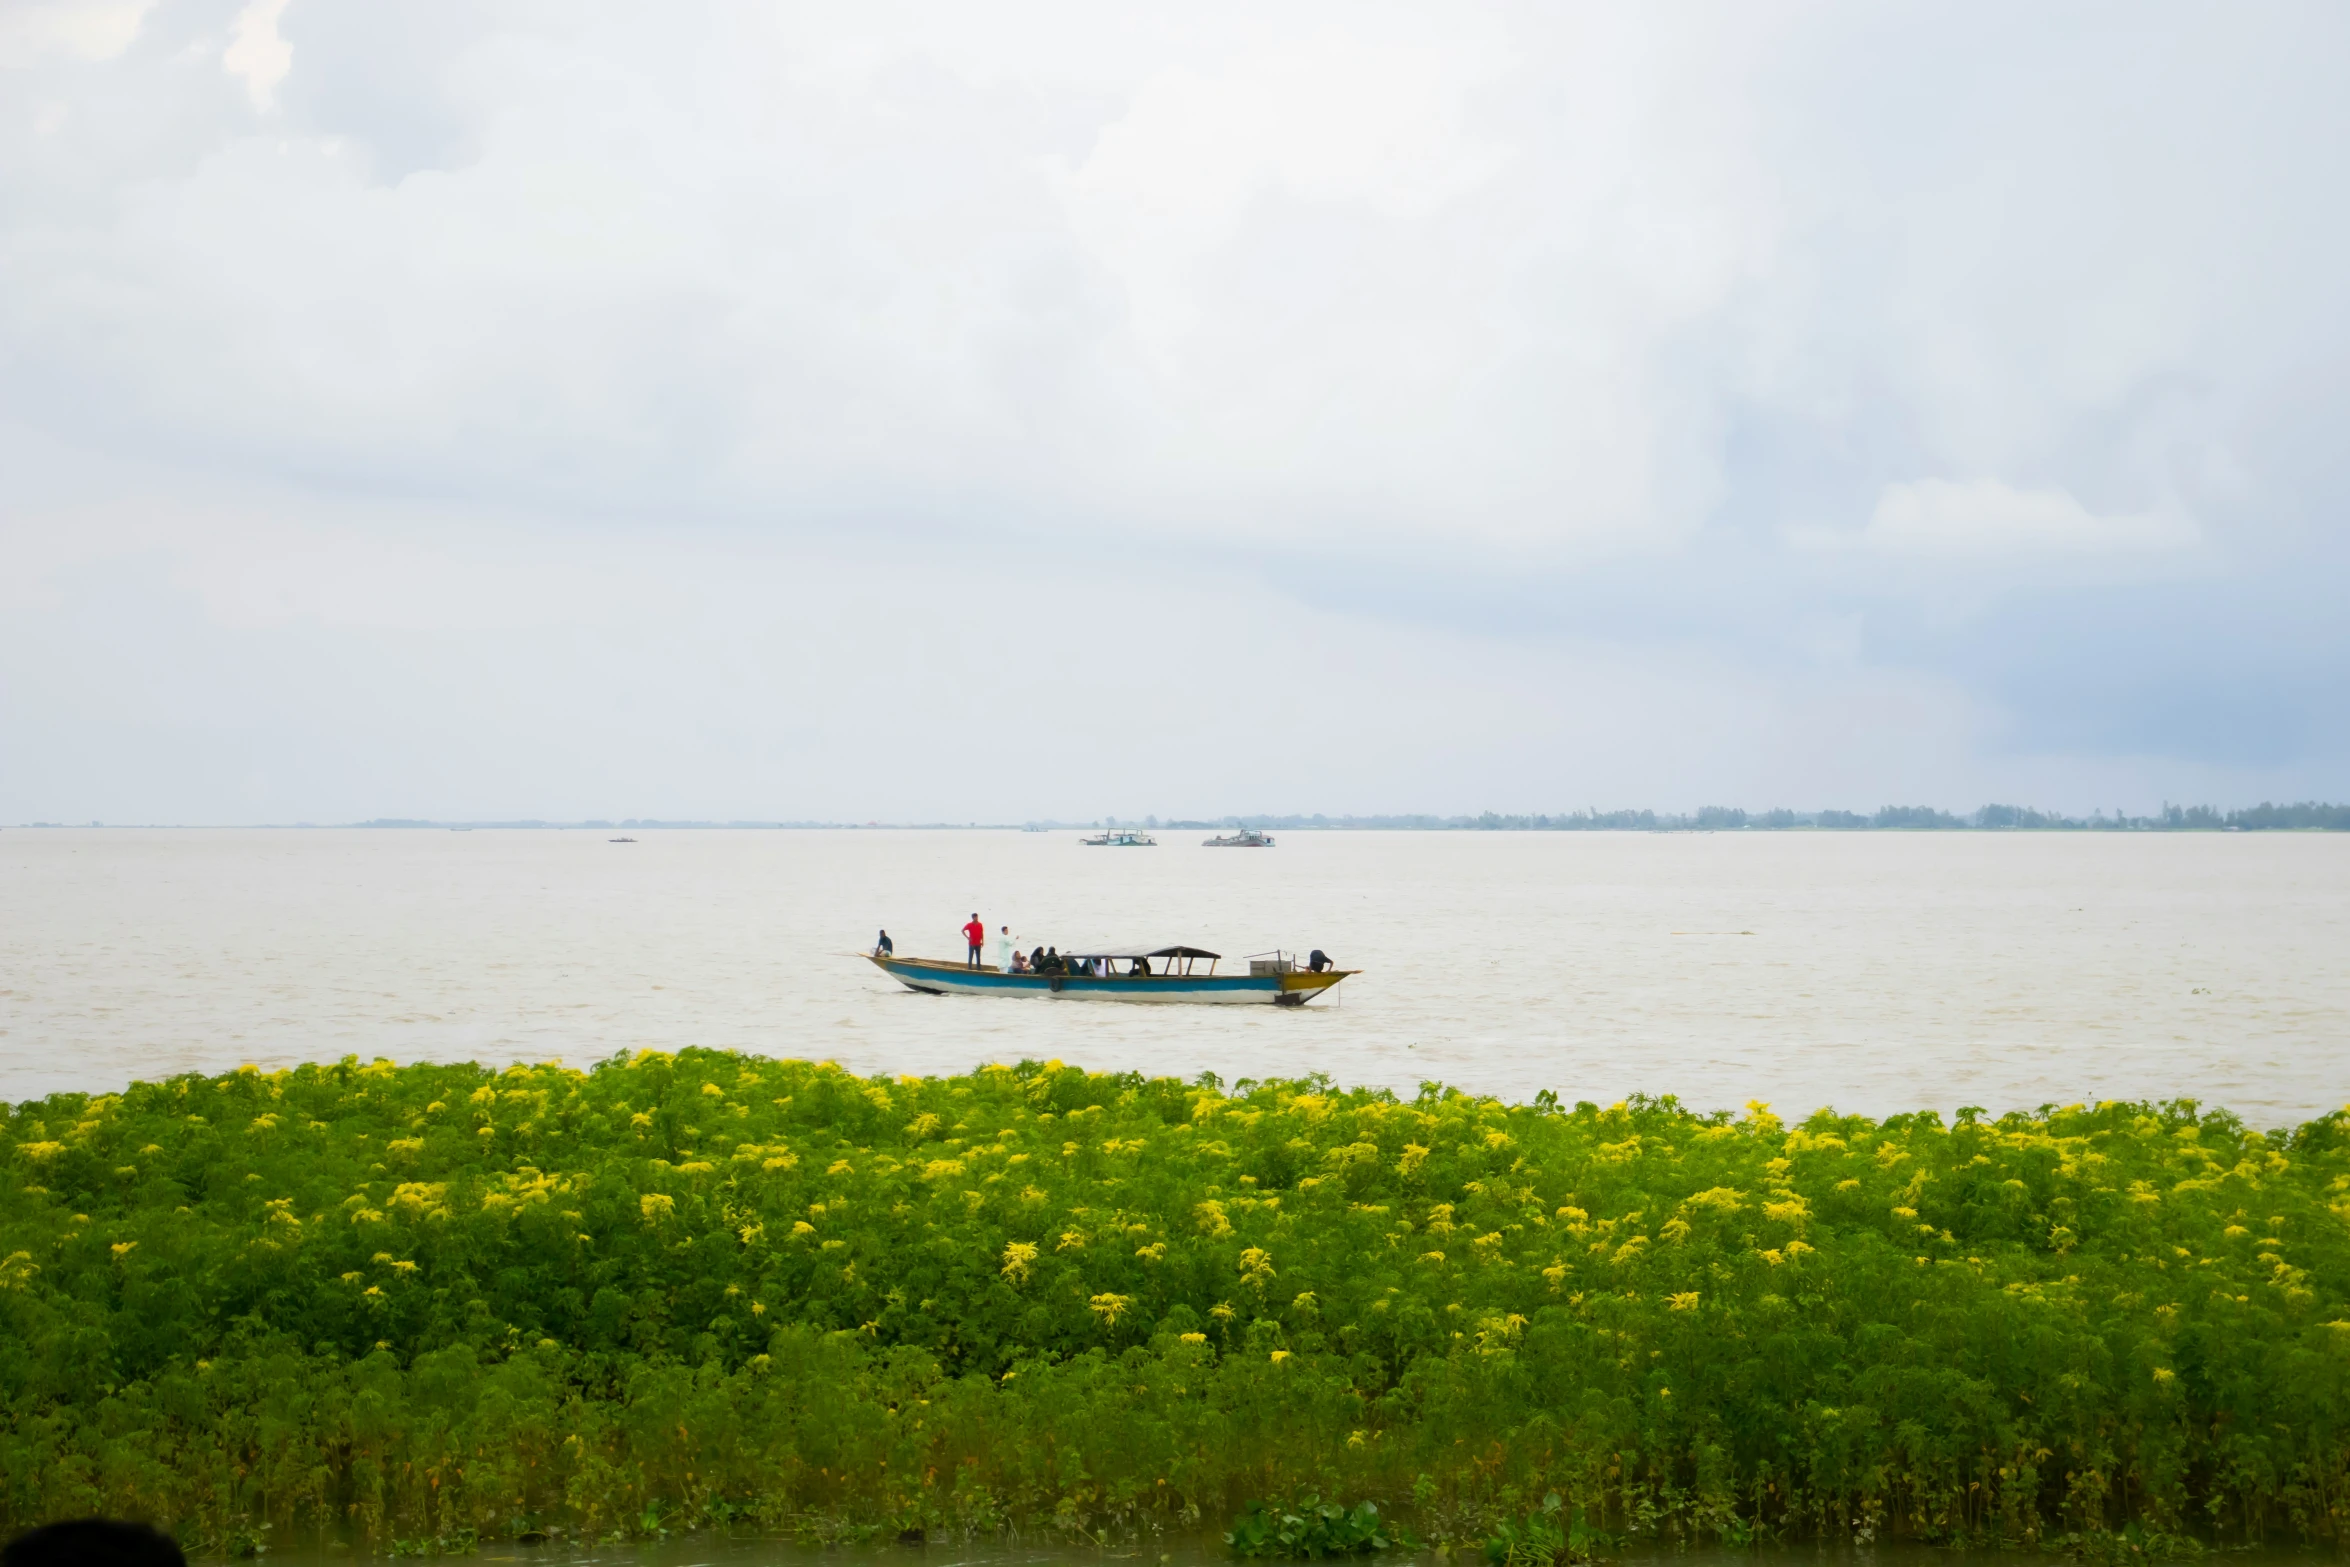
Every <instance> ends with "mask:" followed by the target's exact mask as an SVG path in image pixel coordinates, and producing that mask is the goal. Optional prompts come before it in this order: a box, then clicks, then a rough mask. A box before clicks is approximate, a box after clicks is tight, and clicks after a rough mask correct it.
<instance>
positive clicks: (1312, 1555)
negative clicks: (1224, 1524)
mask: <svg viewBox="0 0 2350 1567" xmlns="http://www.w3.org/2000/svg"><path fill="white" fill-rule="evenodd" d="M1394 1543H1395V1542H1394V1541H1392V1540H1390V1539H1389V1538H1388V1537H1387V1534H1386V1532H1385V1531H1384V1530H1383V1529H1382V1527H1381V1525H1380V1522H1379V1509H1378V1508H1377V1507H1375V1506H1373V1505H1372V1504H1371V1503H1369V1502H1357V1503H1356V1504H1355V1505H1354V1506H1353V1507H1351V1508H1350V1507H1342V1506H1340V1505H1339V1504H1338V1503H1336V1502H1325V1501H1323V1500H1322V1499H1321V1498H1320V1497H1316V1496H1309V1497H1307V1498H1305V1499H1304V1500H1303V1501H1300V1502H1297V1503H1295V1504H1294V1505H1292V1506H1289V1507H1279V1508H1274V1507H1267V1506H1266V1505H1265V1504H1264V1503H1263V1502H1251V1503H1249V1504H1248V1506H1246V1507H1245V1508H1243V1509H1241V1514H1240V1516H1239V1517H1238V1518H1236V1519H1234V1520H1233V1523H1232V1528H1231V1529H1230V1530H1229V1531H1228V1532H1227V1533H1226V1534H1225V1536H1224V1544H1225V1545H1226V1546H1227V1547H1229V1548H1230V1550H1231V1552H1232V1554H1233V1555H1235V1556H1281V1557H1304V1558H1307V1559H1309V1560H1318V1559H1320V1558H1322V1557H1324V1556H1362V1555H1367V1554H1369V1553H1370V1552H1372V1551H1384V1550H1386V1549H1387V1548H1388V1547H1389V1546H1391V1545H1393V1544H1394Z"/></svg>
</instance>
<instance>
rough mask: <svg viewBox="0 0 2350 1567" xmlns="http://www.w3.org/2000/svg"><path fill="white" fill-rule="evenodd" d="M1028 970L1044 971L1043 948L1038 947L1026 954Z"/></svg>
mask: <svg viewBox="0 0 2350 1567" xmlns="http://www.w3.org/2000/svg"><path fill="white" fill-rule="evenodd" d="M1028 972H1029V973H1031V974H1041V973H1043V972H1044V948H1042V947H1039V948H1037V949H1036V950H1035V951H1034V952H1031V953H1030V954H1028Z"/></svg>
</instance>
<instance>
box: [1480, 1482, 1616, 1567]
mask: <svg viewBox="0 0 2350 1567" xmlns="http://www.w3.org/2000/svg"><path fill="white" fill-rule="evenodd" d="M1614 1544H1615V1540H1614V1538H1613V1537H1612V1536H1610V1535H1608V1534H1606V1533H1604V1532H1602V1531H1600V1530H1597V1529H1592V1528H1590V1527H1588V1526H1587V1525H1585V1523H1584V1522H1583V1515H1582V1514H1581V1513H1580V1512H1577V1513H1573V1514H1569V1513H1567V1511H1566V1509H1565V1506H1564V1504H1563V1503H1562V1502H1561V1501H1560V1500H1559V1494H1558V1492H1556V1491H1552V1492H1551V1493H1549V1494H1548V1495H1547V1496H1545V1497H1543V1499H1542V1505H1541V1507H1539V1508H1537V1509H1536V1510H1535V1511H1534V1512H1532V1513H1529V1514H1528V1515H1527V1516H1526V1517H1524V1518H1523V1519H1515V1520H1513V1519H1504V1520H1503V1521H1502V1522H1501V1523H1500V1525H1498V1526H1497V1527H1496V1528H1495V1530H1494V1532H1493V1535H1492V1537H1491V1538H1490V1539H1488V1540H1487V1541H1486V1542H1485V1560H1486V1561H1487V1562H1488V1563H1489V1564H1491V1567H1568V1564H1571V1563H1579V1562H1588V1561H1591V1560H1593V1559H1595V1557H1596V1555H1597V1553H1598V1552H1599V1551H1601V1550H1603V1549H1605V1548H1607V1547H1609V1546H1612V1545H1614Z"/></svg>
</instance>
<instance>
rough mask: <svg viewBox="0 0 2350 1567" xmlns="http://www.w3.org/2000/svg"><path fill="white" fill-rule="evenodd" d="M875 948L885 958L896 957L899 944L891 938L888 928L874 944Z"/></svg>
mask: <svg viewBox="0 0 2350 1567" xmlns="http://www.w3.org/2000/svg"><path fill="white" fill-rule="evenodd" d="M873 950H874V951H875V952H876V953H878V954H880V955H881V956H882V957H885V958H894V957H896V956H897V955H898V949H897V944H896V943H895V942H893V941H891V940H890V939H889V932H888V931H886V930H885V931H883V932H882V933H881V939H880V940H879V941H877V942H875V943H874V944H873Z"/></svg>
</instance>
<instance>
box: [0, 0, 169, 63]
mask: <svg viewBox="0 0 2350 1567" xmlns="http://www.w3.org/2000/svg"><path fill="white" fill-rule="evenodd" d="M154 9H155V0H7V3H6V4H0V67H8V66H27V65H33V64H36V63H37V62H39V61H41V60H42V59H44V58H50V57H62V58H65V59H68V60H79V61H83V62H85V63H86V62H93V61H99V60H111V59H113V58H114V57H115V56H116V55H119V54H121V53H122V52H123V51H124V50H125V49H128V48H129V47H130V46H131V45H132V44H133V43H134V42H136V41H137V40H138V36H139V26H140V24H141V23H142V22H144V21H145V20H146V19H147V13H148V12H150V11H152V10H154Z"/></svg>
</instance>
